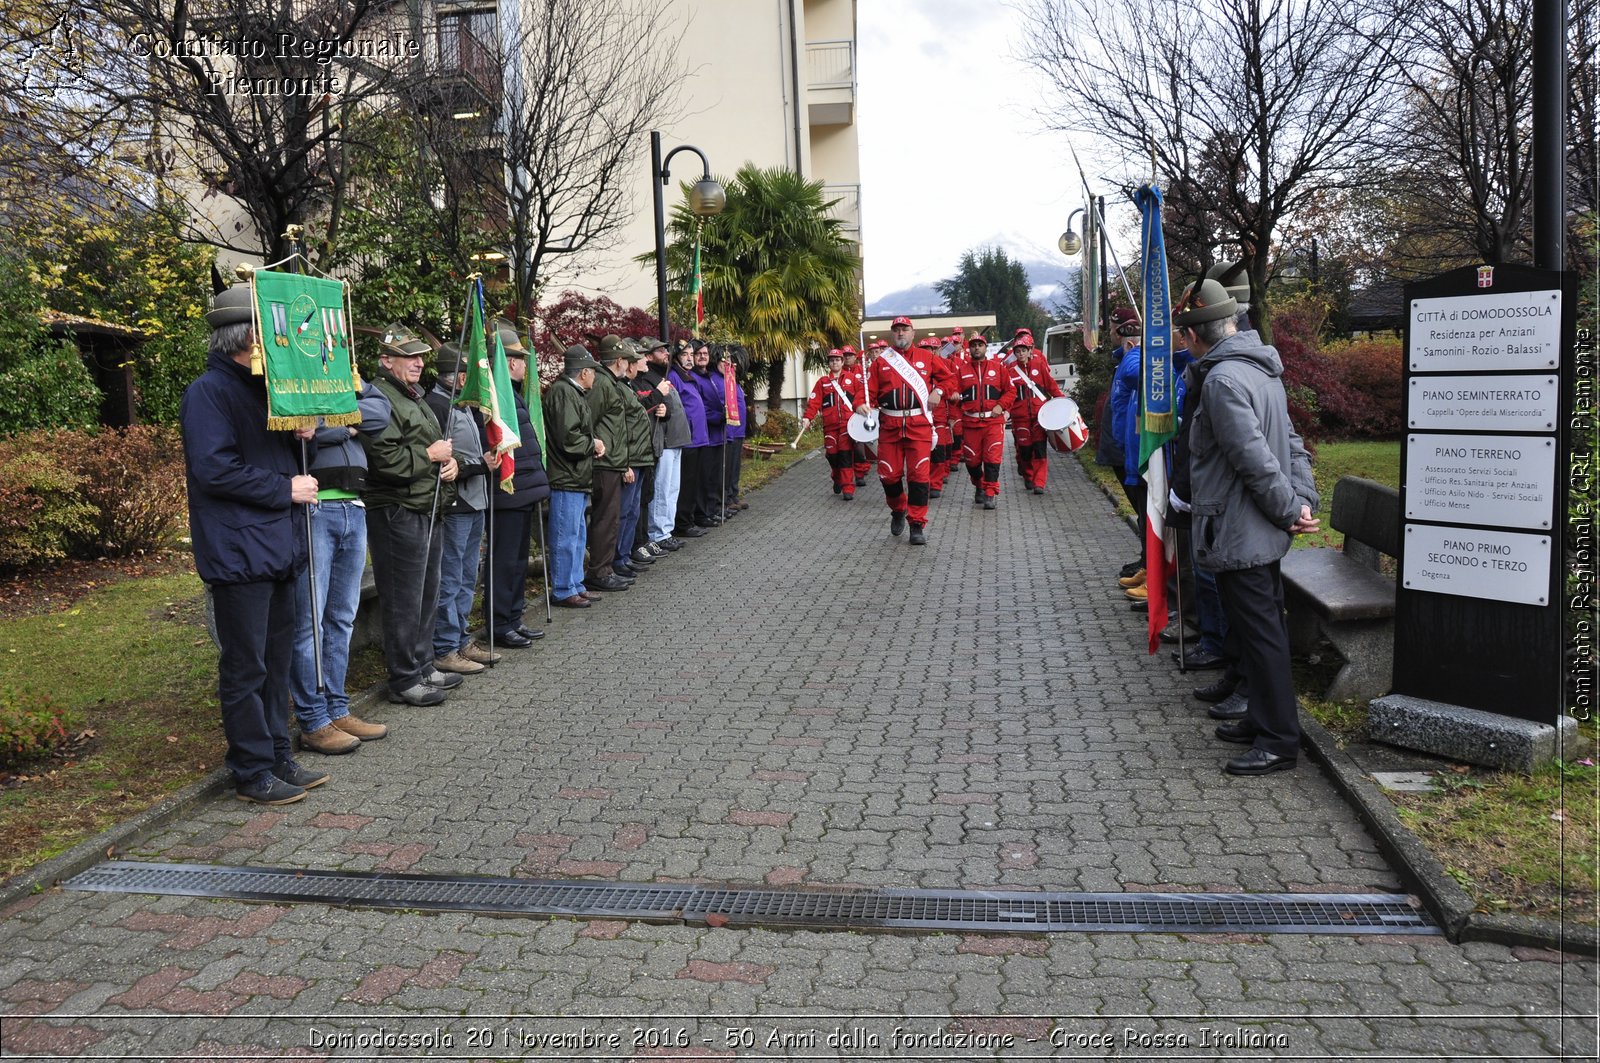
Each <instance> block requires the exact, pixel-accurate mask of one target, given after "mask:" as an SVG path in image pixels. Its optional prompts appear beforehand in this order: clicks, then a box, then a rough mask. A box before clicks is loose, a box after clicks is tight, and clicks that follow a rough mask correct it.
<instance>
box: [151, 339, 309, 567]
mask: <svg viewBox="0 0 1600 1063" xmlns="http://www.w3.org/2000/svg"><path fill="white" fill-rule="evenodd" d="M178 423H179V425H180V426H181V427H182V430H183V456H184V464H185V467H186V470H187V472H188V476H187V477H186V478H185V479H186V486H187V488H188V495H189V537H190V540H191V542H192V543H193V544H194V564H195V568H196V570H198V571H199V573H200V578H201V579H202V580H204V581H205V582H207V583H221V584H234V583H256V582H259V581H263V580H285V579H288V578H290V577H291V576H293V575H294V574H295V571H296V570H297V569H298V568H299V567H300V566H301V565H302V564H303V563H304V562H305V556H306V543H305V522H304V520H303V519H301V520H296V519H295V513H296V509H295V507H294V505H293V503H292V502H291V500H290V497H289V488H290V484H289V481H290V480H291V479H292V478H293V477H294V476H295V475H296V474H297V473H298V472H299V471H300V470H299V467H298V465H297V460H298V459H297V456H296V450H297V444H296V443H295V442H294V437H293V435H291V434H290V433H288V432H272V431H268V429H267V388H266V384H265V382H264V380H263V379H262V378H260V377H252V376H251V375H250V370H249V368H248V367H246V366H242V365H239V364H238V363H237V362H235V361H233V359H231V358H227V357H224V356H222V355H216V354H214V355H211V356H210V357H209V358H207V359H206V369H205V372H204V373H201V374H200V376H199V377H197V378H196V379H195V381H194V383H192V384H190V385H189V387H188V388H187V389H186V390H185V391H184V393H183V402H182V404H181V405H180V406H179V408H178Z"/></svg>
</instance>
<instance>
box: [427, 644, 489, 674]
mask: <svg viewBox="0 0 1600 1063" xmlns="http://www.w3.org/2000/svg"><path fill="white" fill-rule="evenodd" d="M433 666H434V667H435V668H437V669H439V671H441V672H457V673H459V674H461V675H477V674H478V673H479V672H482V671H486V670H487V668H488V666H487V665H483V664H479V663H478V662H477V661H469V660H468V659H467V658H465V657H463V656H462V655H461V651H460V650H457V651H456V652H454V653H452V654H449V655H448V656H444V657H440V658H438V659H437V660H435V661H434V662H433Z"/></svg>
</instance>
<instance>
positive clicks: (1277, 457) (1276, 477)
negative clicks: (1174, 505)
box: [1189, 331, 1319, 572]
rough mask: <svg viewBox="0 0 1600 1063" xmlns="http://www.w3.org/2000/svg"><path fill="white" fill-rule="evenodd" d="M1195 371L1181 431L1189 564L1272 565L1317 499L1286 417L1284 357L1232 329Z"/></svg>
mask: <svg viewBox="0 0 1600 1063" xmlns="http://www.w3.org/2000/svg"><path fill="white" fill-rule="evenodd" d="M1195 373H1196V375H1198V374H1201V373H1203V374H1204V383H1203V384H1201V386H1200V402H1199V406H1198V408H1197V409H1196V410H1195V412H1194V415H1193V419H1192V424H1191V425H1190V435H1189V446H1190V467H1189V477H1190V489H1191V491H1192V497H1191V498H1190V505H1191V506H1192V507H1193V509H1194V514H1193V517H1194V532H1193V534H1194V544H1195V560H1196V562H1197V563H1198V564H1199V565H1200V567H1201V568H1204V569H1206V570H1208V571H1211V572H1226V571H1233V570H1236V569H1244V568H1255V567H1257V566H1260V565H1267V564H1271V563H1272V562H1274V561H1277V560H1278V559H1280V558H1281V557H1283V555H1284V554H1286V553H1288V552H1289V545H1290V543H1291V542H1292V541H1293V539H1294V536H1293V535H1291V534H1290V533H1289V530H1288V529H1289V528H1290V526H1291V525H1293V524H1294V522H1295V521H1296V520H1298V519H1299V517H1300V507H1301V506H1310V507H1311V508H1312V509H1313V510H1315V509H1316V508H1317V504H1318V502H1319V499H1318V497H1317V489H1316V485H1315V483H1314V482H1313V480H1312V478H1311V456H1310V455H1309V454H1307V453H1306V448H1305V445H1304V444H1303V443H1302V442H1301V440H1300V437H1299V436H1298V435H1297V434H1295V430H1294V426H1293V425H1291V424H1290V423H1289V405H1288V399H1287V396H1285V394H1284V390H1283V360H1282V359H1281V358H1279V357H1278V352H1277V351H1276V350H1275V349H1274V348H1272V347H1269V346H1267V345H1266V344H1264V343H1262V342H1261V337H1260V336H1259V335H1257V334H1256V333H1255V332H1253V331H1249V332H1240V333H1237V334H1235V335H1232V336H1229V337H1227V338H1226V339H1224V340H1223V341H1222V342H1221V343H1219V344H1217V345H1216V347H1214V348H1212V349H1211V350H1210V351H1208V352H1207V353H1206V356H1205V357H1204V358H1202V359H1200V360H1199V361H1198V362H1197V363H1196V364H1195Z"/></svg>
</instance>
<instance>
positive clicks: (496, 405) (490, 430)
mask: <svg viewBox="0 0 1600 1063" xmlns="http://www.w3.org/2000/svg"><path fill="white" fill-rule="evenodd" d="M467 304H468V305H467V379H466V382H465V383H464V384H462V386H461V394H459V395H457V396H456V402H457V403H458V404H459V405H462V406H476V407H478V409H480V410H482V411H483V420H484V434H485V435H486V436H487V437H488V439H489V446H488V449H487V450H486V452H485V454H484V457H485V458H486V459H488V461H489V464H490V465H492V466H494V467H495V468H496V469H497V470H498V472H499V483H500V490H502V491H505V492H507V493H508V494H509V493H510V492H511V491H513V490H515V488H514V487H513V485H512V483H511V474H512V472H513V470H514V469H515V468H516V459H515V458H514V457H513V455H512V451H514V450H516V449H517V448H518V447H520V446H521V445H522V437H521V436H520V435H519V434H518V432H517V400H516V393H515V392H513V391H512V390H511V372H510V370H509V369H507V368H506V349H505V345H504V344H502V343H501V342H500V331H499V330H498V329H496V330H495V334H494V353H493V355H492V356H491V354H490V352H489V345H488V342H487V329H485V327H484V322H483V281H482V280H474V281H473V282H472V289H471V291H469V292H468V293H467Z"/></svg>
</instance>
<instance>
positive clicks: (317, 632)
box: [257, 225, 328, 694]
mask: <svg viewBox="0 0 1600 1063" xmlns="http://www.w3.org/2000/svg"><path fill="white" fill-rule="evenodd" d="M304 232H305V230H304V229H302V228H301V227H300V226H298V225H290V226H289V227H288V228H286V229H284V231H283V236H284V239H286V240H288V241H289V244H290V246H291V247H292V248H293V249H294V254H292V255H290V256H289V263H290V266H289V268H290V269H291V270H294V271H295V272H297V273H298V272H303V270H304V267H303V266H302V265H301V263H303V262H305V261H306V252H305V243H304V241H303V240H302V239H301V235H302V234H303V233H304ZM259 338H260V337H257V339H259ZM300 475H301V476H310V475H311V457H310V451H309V450H308V448H307V447H306V441H305V440H304V439H302V440H300ZM315 506H316V503H315V502H313V503H311V504H310V505H308V506H306V507H305V513H306V596H307V600H308V601H310V603H311V654H312V656H313V657H315V658H316V660H317V693H319V694H321V693H325V692H326V691H327V688H328V684H327V680H326V679H325V678H324V677H323V674H322V604H321V603H320V602H318V601H317V546H316V539H315V537H314V536H313V535H312V529H311V511H312V509H313V508H315Z"/></svg>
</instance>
